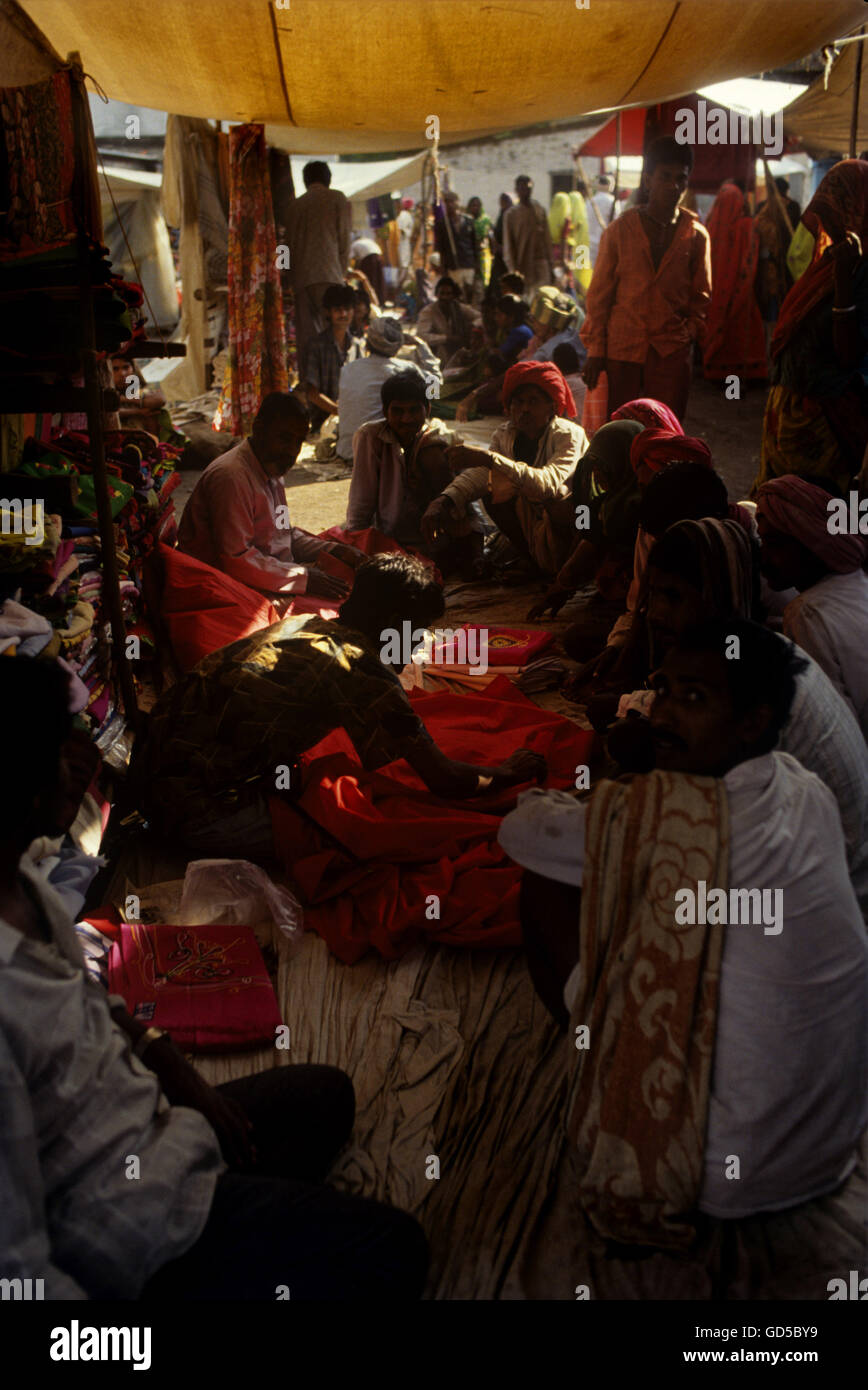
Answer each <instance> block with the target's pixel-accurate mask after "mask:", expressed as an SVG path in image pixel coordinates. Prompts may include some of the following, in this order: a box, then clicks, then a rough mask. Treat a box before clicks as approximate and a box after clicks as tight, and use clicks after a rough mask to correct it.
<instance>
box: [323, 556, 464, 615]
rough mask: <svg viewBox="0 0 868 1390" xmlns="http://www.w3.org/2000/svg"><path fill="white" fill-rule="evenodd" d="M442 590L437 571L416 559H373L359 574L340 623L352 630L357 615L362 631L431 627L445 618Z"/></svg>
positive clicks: (403, 557)
mask: <svg viewBox="0 0 868 1390" xmlns="http://www.w3.org/2000/svg"><path fill="white" fill-rule="evenodd" d="M445 608H446V605H445V603H444V601H443V586H442V585H441V584H438V582H437V579H436V578H435V574H434V570H433V569H432V568H431V566H429V565H423V564H422V561H421V560H417V559H416V558H415V556H413V555H405V554H404V553H403V552H402V551H394V552H391V553H389V554H387V555H373V556H372V557H371V559H370V560H365V562H364V563H363V564H361V565H360V566H359V568H358V569H357V570H356V577H355V580H354V582H353V589H352V593H351V594H350V596H349V598H348V599H346V600H345V601H344V604H343V606H342V608H341V616H340V621H341V622H345V623H347V624H348V625H349V626H350V627H352V626H353V620H354V615H356V614H358V619H359V620H360V621H359V626H360V627H361V628H362V630H363V631H365V632H367V631H369V630H370V628H371V626H372V624H373V626H374V627H379V626H384V625H385V624H387V623H388V622H390V621H391V622H393V623H394V622H398V621H401V622H403V621H409V622H411V623H413V624H414V625H415V626H418V627H429V626H430V624H431V623H433V622H435V621H436V619H437V618H440V617H442V616H443V613H444V612H445Z"/></svg>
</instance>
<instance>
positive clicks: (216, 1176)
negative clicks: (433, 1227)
mask: <svg viewBox="0 0 868 1390" xmlns="http://www.w3.org/2000/svg"><path fill="white" fill-rule="evenodd" d="M6 664H7V665H8V667H9V670H8V671H6V672H4V675H3V680H2V681H0V719H2V722H3V726H4V728H10V727H12V725H13V724H14V726H15V729H16V731H17V737H16V738H15V739H14V740H12V742H11V744H10V747H9V748H8V749H7V752H6V754H5V755H4V777H3V779H2V782H0V1132H2V1136H3V1138H2V1144H0V1276H2V1277H3V1279H4V1280H5V1279H22V1280H23V1279H41V1280H44V1293H45V1297H46V1298H49V1299H135V1298H139V1297H142V1298H146V1299H160V1300H171V1301H172V1302H176V1301H177V1300H179V1299H182V1300H187V1299H193V1300H205V1299H207V1300H215V1299H219V1300H237V1299H256V1300H263V1301H268V1302H271V1303H272V1304H273V1303H274V1300H275V1299H276V1298H286V1297H289V1298H290V1299H291V1300H292V1302H293V1303H294V1302H297V1301H298V1300H299V1299H306V1300H309V1299H320V1300H346V1299H350V1300H357V1299H363V1300H376V1301H381V1300H385V1301H387V1302H388V1303H389V1304H390V1303H391V1302H392V1301H393V1300H395V1299H400V1300H404V1299H413V1298H418V1297H419V1296H420V1294H421V1292H422V1288H423V1284H424V1281H425V1272H426V1265H427V1251H426V1246H425V1238H424V1236H423V1235H422V1232H421V1230H420V1229H419V1227H418V1226H417V1224H416V1222H415V1221H414V1220H413V1219H412V1218H411V1217H409V1216H407V1215H406V1214H405V1213H404V1212H401V1211H397V1210H395V1209H394V1208H392V1207H388V1206H385V1205H383V1204H382V1203H380V1202H375V1201H370V1200H367V1199H364V1198H360V1197H350V1196H346V1195H344V1194H342V1193H339V1192H337V1191H335V1190H333V1189H332V1188H329V1187H325V1186H322V1181H323V1179H324V1177H325V1175H326V1174H327V1172H328V1170H329V1168H330V1166H331V1164H332V1162H333V1160H334V1158H335V1157H336V1155H337V1153H338V1152H339V1150H340V1149H341V1148H342V1146H343V1145H344V1143H345V1142H346V1140H347V1139H348V1138H349V1136H350V1132H351V1130H352V1127H353V1116H354V1108H355V1107H354V1096H353V1087H352V1084H351V1082H350V1080H349V1078H348V1077H347V1076H345V1075H344V1073H343V1072H341V1071H338V1070H337V1069H336V1068H334V1067H327V1066H302V1065H299V1066H287V1067H277V1068H275V1069H273V1070H271V1071H266V1072H262V1073H260V1074H258V1075H256V1076H250V1077H245V1078H243V1079H242V1080H238V1081H233V1082H230V1083H229V1084H228V1085H225V1086H218V1087H216V1088H213V1087H211V1086H209V1085H207V1084H206V1083H205V1081H203V1080H202V1078H201V1077H200V1076H199V1074H198V1073H197V1072H196V1071H195V1070H194V1069H193V1067H192V1066H190V1064H189V1063H188V1062H187V1061H186V1060H185V1058H184V1056H183V1054H182V1053H181V1052H180V1051H178V1049H177V1048H176V1047H175V1046H174V1045H173V1043H172V1042H171V1040H170V1039H169V1037H168V1035H167V1034H165V1033H162V1034H161V1033H160V1030H158V1029H154V1028H148V1027H147V1025H146V1024H143V1023H140V1022H138V1021H137V1020H135V1019H133V1018H131V1017H130V1015H129V1014H128V1013H127V1011H126V1009H125V1007H124V1003H123V1000H122V999H120V997H119V996H110V995H108V994H107V993H106V991H105V989H104V988H103V987H102V985H100V984H98V983H97V982H96V981H95V980H94V979H92V978H91V977H90V976H89V975H88V974H87V973H86V972H85V968H84V959H83V957H82V953H81V949H80V947H79V944H78V938H77V936H76V934H75V931H74V930H73V926H72V922H71V920H70V918H69V915H68V912H67V909H66V908H65V906H64V903H63V901H62V899H61V898H60V897H59V896H58V895H57V894H56V893H55V892H54V890H53V889H52V888H51V886H50V885H49V884H48V883H47V882H46V881H45V880H44V879H42V878H40V877H39V876H38V874H37V873H36V871H35V870H34V869H33V867H32V865H30V864H29V863H28V860H27V859H26V858H23V857H22V856H24V852H25V850H26V849H27V847H28V845H29V844H30V842H31V841H32V840H33V839H34V838H35V837H37V836H41V835H45V834H48V835H54V834H56V833H58V832H59V831H63V830H64V829H65V828H66V827H67V826H68V824H69V821H70V819H71V817H72V815H74V811H67V813H66V816H65V817H64V816H63V813H62V807H63V804H64V802H65V801H68V800H69V798H68V797H65V795H64V759H63V752H62V745H63V741H64V737H65V733H66V730H67V726H68V723H69V715H68V714H67V708H68V703H69V696H68V690H67V683H68V682H67V678H66V675H65V673H64V672H63V671H61V669H60V667H59V666H56V665H45V664H43V663H42V662H37V661H29V660H28V659H27V658H26V657H20V658H18V659H16V660H15V661H10V662H7V663H6ZM132 1156H135V1157H136V1158H137V1159H138V1160H139V1162H138V1171H137V1172H136V1173H135V1174H132V1175H131V1169H130V1158H131V1157H132ZM131 1176H133V1177H134V1179H135V1180H134V1181H131V1180H130V1178H131ZM283 1289H285V1290H286V1292H285V1293H283V1292H281V1290H283ZM290 1306H291V1305H290Z"/></svg>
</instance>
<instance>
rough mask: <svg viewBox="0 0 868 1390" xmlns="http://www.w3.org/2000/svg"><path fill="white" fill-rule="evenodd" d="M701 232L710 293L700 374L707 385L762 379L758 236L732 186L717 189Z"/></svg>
mask: <svg viewBox="0 0 868 1390" xmlns="http://www.w3.org/2000/svg"><path fill="white" fill-rule="evenodd" d="M707 228H708V234H709V236H710V238H711V285H712V290H711V305H710V307H709V311H708V323H707V327H706V334H705V341H704V344H703V354H702V359H703V367H704V370H705V376H706V378H707V379H708V380H709V381H722V380H723V379H724V378H725V377H727V376H731V375H735V376H738V377H742V378H745V379H748V380H749V379H750V378H757V377H765V376H766V374H767V373H766V354H765V340H764V337H763V325H762V317H761V315H760V311H759V305H758V304H757V301H756V294H755V292H754V281H755V279H756V272H757V265H758V262H759V236H758V234H757V230H756V228H755V226H754V222H753V218H752V217H751V216H750V214H749V213H747V212H746V211H745V207H744V195H743V194H742V192H741V189H740V188H738V187H737V186H736V185H735V184H734V183H725V184H724V185H723V187H722V188H721V190H720V192H719V193H718V195H717V198H716V199H715V202H714V207H713V208H712V209H711V212H710V213H709V217H708V223H707Z"/></svg>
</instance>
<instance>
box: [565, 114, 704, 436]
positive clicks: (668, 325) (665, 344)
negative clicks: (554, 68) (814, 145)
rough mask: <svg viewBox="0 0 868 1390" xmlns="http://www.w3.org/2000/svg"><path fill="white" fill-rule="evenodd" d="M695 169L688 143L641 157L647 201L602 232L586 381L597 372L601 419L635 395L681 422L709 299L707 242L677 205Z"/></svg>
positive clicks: (669, 140)
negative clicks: (603, 405)
mask: <svg viewBox="0 0 868 1390" xmlns="http://www.w3.org/2000/svg"><path fill="white" fill-rule="evenodd" d="M692 167H693V155H692V152H691V150H690V147H689V145H679V144H678V142H677V141H676V140H675V139H674V137H673V136H668V135H667V136H663V137H662V138H661V139H659V140H655V141H654V142H653V143H652V144H651V145H650V146H649V147H648V150H647V152H646V154H645V166H644V170H643V175H642V179H643V187H644V190H645V192H646V194H647V201H646V202H645V203H643V204H642V205H641V206H640V207H635V208H627V209H626V210H625V211H624V212H622V214H621V216H620V217H619V218H618V219H617V220H616V221H615V222H612V223H611V225H610V226H608V227H607V228H606V230H605V231H604V232H603V235H602V237H601V239H600V249H599V251H598V253H597V260H596V263H595V265H594V274H593V277H592V279H591V284H590V288H589V289H588V294H587V306H588V312H587V316H586V318H585V322H584V325H583V327H582V340H583V342H584V343H585V345H586V347H587V349H588V360H587V362H586V363H585V370H584V378H585V384H586V386H587V387H588V390H589V391H593V389H594V388H595V386H596V385H597V382H598V380H599V378H600V376H601V374H602V373H603V372H605V373H606V377H607V380H608V387H609V400H608V415H609V417H611V415H612V412H613V411H614V410H617V408H618V407H619V406H621V405H623V404H624V403H625V401H631V400H637V399H638V398H639V397H641V396H650V397H651V398H652V399H654V400H657V401H663V403H664V404H665V405H668V406H669V407H670V408H671V409H672V410H673V411H674V412H675V414H676V415H677V416H678V418H679V420H681V421H683V420H684V415H685V413H686V410H687V397H688V394H689V391H690V374H691V359H692V356H693V344H694V341H695V340H696V339H698V338H700V337H701V334H702V331H703V328H704V324H705V316H706V314H707V312H708V305H709V302H710V300H711V242H710V240H709V236H708V232H707V231H706V230H705V228H704V227H703V226H702V224H701V222H700V221H699V218H698V217H697V216H696V214H695V213H693V212H689V211H688V210H687V208H682V207H679V206H678V204H679V201H680V199H681V197H682V195H683V194H684V192H685V190H686V188H687V183H688V180H689V178H690V170H691V169H692Z"/></svg>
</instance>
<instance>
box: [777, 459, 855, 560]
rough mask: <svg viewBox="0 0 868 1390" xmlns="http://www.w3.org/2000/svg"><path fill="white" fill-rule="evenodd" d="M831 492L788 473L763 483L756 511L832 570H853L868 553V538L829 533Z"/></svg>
mask: <svg viewBox="0 0 868 1390" xmlns="http://www.w3.org/2000/svg"><path fill="white" fill-rule="evenodd" d="M831 500H832V494H831V493H828V492H825V491H824V489H823V488H821V487H815V486H814V484H813V483H809V482H806V481H805V479H804V478H798V477H796V475H795V474H793V473H788V474H787V475H786V476H785V477H783V478H772V479H771V480H770V481H769V482H767V483H763V485H762V487H761V488H759V489H758V491H757V495H756V508H757V513H758V514H759V515H760V516H762V517H765V519H766V521H767V522H768V524H769V526H773V527H774V529H775V530H776V531H782V532H783V534H784V535H785V536H792V538H793V540H794V541H798V542H799V544H800V545H803V546H804V547H805V549H806V550H810V551H811V553H812V554H813V555H816V557H817V559H818V560H822V562H823V564H824V565H826V566H827V567H828V568H829V569H830V570H832V571H833V572H834V573H835V574H852V572H853V570H858V569H861V568H862V566H863V565H864V563H865V559H866V556H868V540H866V538H865V537H864V536H859V535H843V536H839V535H831V534H830V533H829V520H830V512H829V503H830V502H831Z"/></svg>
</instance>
